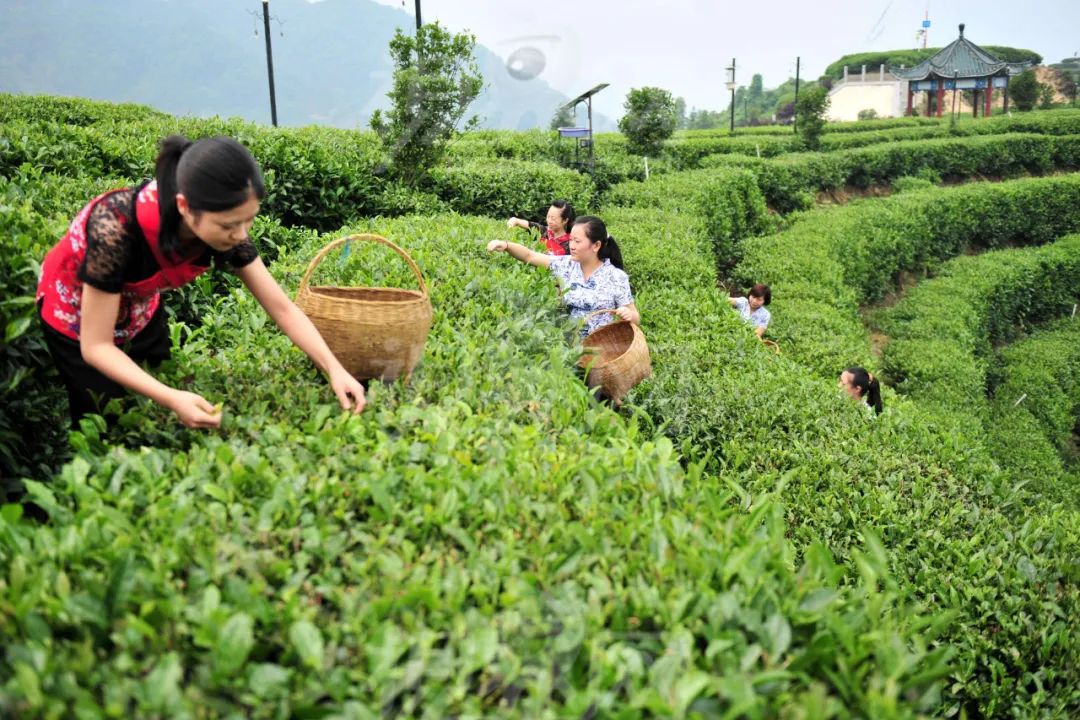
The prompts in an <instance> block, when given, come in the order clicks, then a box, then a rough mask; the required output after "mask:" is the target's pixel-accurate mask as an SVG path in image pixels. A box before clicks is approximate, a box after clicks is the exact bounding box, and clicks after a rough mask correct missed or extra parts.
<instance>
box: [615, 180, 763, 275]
mask: <svg viewBox="0 0 1080 720" xmlns="http://www.w3.org/2000/svg"><path fill="white" fill-rule="evenodd" d="M617 206H624V207H640V208H653V209H654V210H659V211H662V212H663V213H665V214H667V213H689V214H694V215H697V216H699V217H701V219H702V221H703V222H704V227H705V232H706V233H707V234H708V237H709V238H710V240H711V242H712V247H713V254H714V256H715V257H716V260H717V263H718V267H719V268H720V269H721V270H726V269H730V268H731V267H733V266H734V264H735V263H736V262H737V260H738V248H739V243H740V241H741V240H742V239H743V238H746V237H750V236H753V235H757V234H759V233H761V232H763V231H765V229H766V228H767V227H768V225H769V222H768V216H767V211H766V208H765V201H764V198H763V197H762V195H761V191H760V190H758V186H757V182H756V180H755V178H754V176H753V175H752V174H751V173H749V172H747V171H745V170H739V169H732V168H729V169H721V170H691V171H688V172H680V173H672V174H670V175H664V176H662V177H660V178H656V179H653V180H649V181H648V182H627V183H623V184H622V185H620V186H618V187H616V188H614V189H613V190H612V191H611V192H609V193H608V195H607V197H606V198H605V207H617Z"/></svg>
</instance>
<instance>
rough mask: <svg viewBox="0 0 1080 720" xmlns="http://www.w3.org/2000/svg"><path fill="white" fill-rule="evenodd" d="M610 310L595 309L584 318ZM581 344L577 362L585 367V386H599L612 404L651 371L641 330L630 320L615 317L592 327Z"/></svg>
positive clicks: (646, 346) (650, 363)
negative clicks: (594, 328)
mask: <svg viewBox="0 0 1080 720" xmlns="http://www.w3.org/2000/svg"><path fill="white" fill-rule="evenodd" d="M611 312H612V311H611V310H597V311H596V312H592V313H589V314H588V315H586V316H585V320H588V319H589V318H591V317H592V316H593V315H599V314H600V313H611ZM582 344H583V345H584V346H585V352H584V353H583V354H582V356H581V359H580V360H578V365H580V366H581V367H583V368H586V369H587V371H588V374H587V375H586V378H585V382H586V383H587V384H588V386H589V387H598V386H599V387H601V388H603V390H604V392H605V393H606V394H607V396H608V397H609V398H611V400H612V402H614V403H615V404H616V405H618V404H620V403H622V400H623V398H624V397H626V394H627V393H628V392H630V389H631V388H632V387H634V386H635V385H637V384H638V383H639V382H641V381H642V380H644V379H645V378H647V377H649V376H650V375H652V362H651V361H650V359H649V346H648V344H646V342H645V333H643V332H641V328H639V327H638V326H637V325H635V324H634V323H630V322H625V321H621V320H617V321H616V322H613V323H610V324H608V325H605V326H603V327H602V328H598V329H597V330H594V331H593V332H592V333H590V334H589V336H588V337H586V338H585V339H584V340H583V341H582Z"/></svg>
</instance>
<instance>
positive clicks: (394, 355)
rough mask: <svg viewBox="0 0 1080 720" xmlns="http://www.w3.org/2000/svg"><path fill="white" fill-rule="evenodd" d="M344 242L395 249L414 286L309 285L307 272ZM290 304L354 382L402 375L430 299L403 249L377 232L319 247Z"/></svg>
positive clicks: (415, 355)
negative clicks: (294, 300) (292, 303)
mask: <svg viewBox="0 0 1080 720" xmlns="http://www.w3.org/2000/svg"><path fill="white" fill-rule="evenodd" d="M350 240H352V241H360V242H373V243H379V244H382V245H385V246H387V247H388V248H390V249H391V250H393V251H394V252H396V253H397V254H398V255H400V256H401V257H402V258H403V259H404V260H405V262H406V263H408V265H409V269H411V270H412V272H413V275H415V276H416V281H417V282H418V283H419V285H420V289H419V290H402V289H398V288H383V287H332V286H317V287H311V286H309V285H308V282H309V281H310V279H311V274H312V273H313V272H314V271H315V268H316V267H317V266H318V265H319V263H320V262H322V260H323V258H325V257H326V255H327V253H329V252H330V251H331V250H333V249H334V248H337V247H339V246H340V245H342V244H343V243H345V242H346V241H350ZM296 304H297V306H299V308H300V309H301V310H303V311H304V314H305V315H307V316H308V317H309V318H310V319H311V322H312V323H314V325H315V327H316V328H317V329H318V331H319V334H320V335H322V336H323V339H324V340H326V344H327V345H328V346H329V347H330V350H331V351H332V352H333V353H334V356H335V357H337V359H338V361H340V362H341V364H342V365H343V366H345V369H346V370H348V371H349V373H351V374H352V375H353V377H355V378H357V379H360V380H365V379H368V378H379V379H381V380H394V379H396V378H398V377H400V376H402V375H404V376H405V378H406V379H408V378H409V377H410V375H412V371H413V368H415V367H416V365H417V363H419V362H420V357H421V356H422V355H423V354H424V343H425V342H427V336H428V332H429V331H430V330H431V298H430V297H429V296H428V289H427V283H425V282H424V276H423V274H421V272H420V268H418V267H417V266H416V263H415V262H413V259H412V258H411V257H409V254H408V253H406V252H405V251H404V250H402V249H401V248H400V247H398V246H397V245H395V244H394V243H392V242H390V241H389V240H387V239H386V238H384V237H380V236H378V235H366V234H365V235H350V236H349V237H345V238H339V239H337V240H334V241H333V242H331V243H329V244H328V245H327V246H326V247H324V248H323V249H322V250H320V251H319V252H318V254H317V255H316V256H315V257H314V258H312V260H311V263H310V264H309V265H308V267H307V271H306V272H305V273H304V277H303V279H302V280H301V281H300V289H299V291H297V293H296Z"/></svg>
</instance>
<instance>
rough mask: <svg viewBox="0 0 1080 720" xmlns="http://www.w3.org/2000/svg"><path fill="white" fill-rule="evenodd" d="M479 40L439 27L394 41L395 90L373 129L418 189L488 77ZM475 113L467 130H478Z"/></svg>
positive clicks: (399, 169)
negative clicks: (480, 64)
mask: <svg viewBox="0 0 1080 720" xmlns="http://www.w3.org/2000/svg"><path fill="white" fill-rule="evenodd" d="M475 46H476V38H475V37H474V36H473V35H470V34H467V33H461V34H456V35H453V34H451V33H450V32H449V31H447V30H446V29H444V28H443V27H442V26H440V25H439V24H438V23H437V22H436V23H428V24H425V25H423V26H421V27H420V28H419V29H417V31H416V35H415V36H413V35H411V34H405V33H403V32H402V31H401V30H400V29H398V30H397V31H396V32H395V33H394V37H393V38H392V39H391V40H390V58H391V60H392V61H393V63H394V86H393V88H392V89H391V90H390V92H389V93H387V97H388V98H390V102H391V105H392V107H391V109H390V110H389V111H386V112H384V111H382V110H376V111H375V113H374V114H373V115H372V116H371V128H372V130H374V131H375V133H376V134H377V135H378V136H379V138H380V140H381V141H382V144H383V147H384V148H385V149H386V151H387V152H388V154H389V155H390V158H391V162H392V163H393V168H394V171H395V173H396V174H397V175H398V177H400V178H401V179H402V180H404V181H405V182H406V183H408V184H410V185H416V184H417V183H418V182H419V180H420V178H421V177H423V175H424V173H425V172H426V171H427V169H429V168H431V167H434V166H436V165H438V164H439V163H440V162H441V161H442V159H443V156H444V155H445V153H446V145H447V143H448V142H449V141H450V140H451V139H453V138H454V137H455V136H456V135H457V134H458V132H459V130H458V123H459V122H461V119H462V118H463V117H464V115H465V112H466V111H467V110H468V108H469V105H470V104H471V103H472V101H473V100H475V99H476V97H477V96H478V95H479V94H480V90H481V89H483V86H484V79H483V77H482V76H481V75H480V68H479V67H478V66H477V64H476V58H475V57H474V56H473V49H474V48H475ZM477 122H478V120H477V117H476V116H475V115H474V116H472V117H471V118H469V119H468V120H466V121H465V123H464V126H463V129H466V130H468V129H471V128H473V127H475V126H476V124H477Z"/></svg>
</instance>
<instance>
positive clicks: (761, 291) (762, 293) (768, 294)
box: [750, 283, 772, 305]
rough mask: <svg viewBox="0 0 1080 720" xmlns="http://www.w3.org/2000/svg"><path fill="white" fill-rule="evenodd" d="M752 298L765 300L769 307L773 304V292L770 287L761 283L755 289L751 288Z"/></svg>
mask: <svg viewBox="0 0 1080 720" xmlns="http://www.w3.org/2000/svg"><path fill="white" fill-rule="evenodd" d="M750 297H756V298H763V299H764V300H765V304H766V305H768V304H769V303H771V302H772V290H770V289H769V286H768V285H762V284H761V283H758V284H757V285H755V286H754V287H752V288H750Z"/></svg>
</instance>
